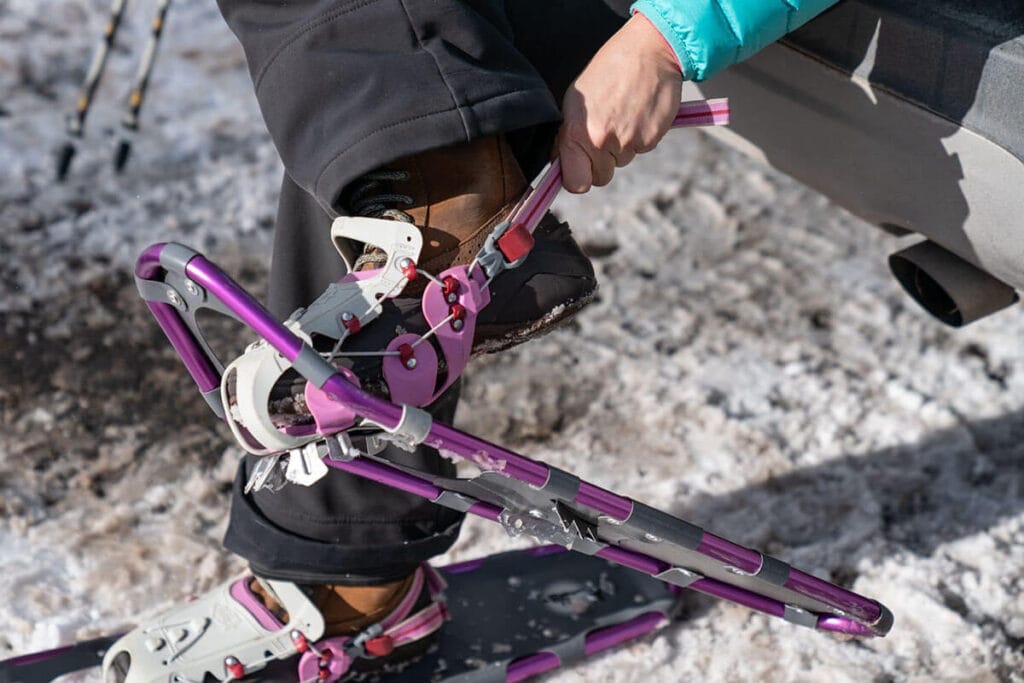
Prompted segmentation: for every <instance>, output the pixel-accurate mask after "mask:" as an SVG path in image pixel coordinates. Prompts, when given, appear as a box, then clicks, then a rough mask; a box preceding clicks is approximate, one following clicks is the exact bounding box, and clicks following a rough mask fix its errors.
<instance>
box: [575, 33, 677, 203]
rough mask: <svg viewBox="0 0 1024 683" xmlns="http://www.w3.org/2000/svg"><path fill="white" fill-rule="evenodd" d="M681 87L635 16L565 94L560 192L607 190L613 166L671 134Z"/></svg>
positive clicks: (661, 42)
mask: <svg viewBox="0 0 1024 683" xmlns="http://www.w3.org/2000/svg"><path fill="white" fill-rule="evenodd" d="M682 83H683V78H682V74H681V73H680V70H679V63H678V61H677V60H676V56H675V53H674V52H673V51H672V48H671V47H669V45H668V43H667V42H665V39H664V38H663V37H662V36H661V33H659V32H658V30H657V29H656V28H654V26H653V25H652V24H651V23H650V22H649V21H648V20H647V18H646V17H644V16H643V15H641V14H634V15H633V16H632V18H630V19H629V21H627V22H626V24H625V25H624V26H623V27H622V28H621V29H619V31H618V32H617V33H616V34H615V35H613V36H612V37H611V38H610V39H609V40H608V42H606V43H605V44H604V46H602V47H601V49H600V50H598V52H597V54H596V55H594V58H593V59H592V60H591V61H590V64H588V65H587V68H585V69H584V70H583V73H582V74H580V76H579V78H577V79H576V81H575V82H574V83H573V84H572V85H571V86H570V87H569V90H568V91H567V92H566V93H565V99H564V100H563V102H562V116H563V122H562V127H561V129H560V130H559V131H558V138H557V140H556V142H555V146H556V149H557V152H558V157H559V159H560V160H561V163H562V185H563V186H564V187H565V189H567V190H568V191H569V192H573V193H577V194H579V193H582V192H586V191H587V190H589V189H590V188H591V186H593V185H597V186H603V185H607V184H608V183H609V182H610V181H611V179H612V175H613V174H614V173H615V168H616V167H617V166H618V167H620V168H621V167H622V166H625V165H626V164H628V163H629V162H630V161H632V160H633V158H634V157H635V156H636V155H637V154H642V153H644V152H649V151H650V150H652V149H654V147H655V146H656V145H657V144H658V142H660V141H661V138H662V137H663V136H664V135H665V133H666V132H668V129H669V128H670V127H671V126H672V120H673V119H674V118H675V114H676V112H677V111H678V109H679V101H680V99H681V98H682Z"/></svg>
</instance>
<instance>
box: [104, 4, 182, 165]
mask: <svg viewBox="0 0 1024 683" xmlns="http://www.w3.org/2000/svg"><path fill="white" fill-rule="evenodd" d="M170 6H171V0H160V1H159V3H158V4H157V8H156V16H155V17H153V24H152V25H151V26H150V33H149V42H148V43H147V44H146V51H145V52H144V53H143V55H142V61H140V62H139V70H138V71H137V72H136V74H135V84H134V85H133V86H132V90H131V94H130V95H129V96H128V113H127V114H126V115H125V117H124V119H122V121H121V127H122V128H123V129H124V134H123V135H122V136H121V141H120V142H119V143H118V145H117V150H116V151H115V152H114V170H115V171H116V172H117V173H120V172H121V169H123V168H124V166H125V164H126V163H128V156H129V155H130V154H131V150H132V137H133V136H134V135H135V134H136V133H137V132H138V130H139V112H140V111H141V110H142V101H143V99H145V97H146V89H147V88H148V87H149V77H150V76H151V75H152V73H153V64H155V63H156V51H157V47H159V45H160V36H161V35H163V30H164V23H165V21H166V19H167V10H168V9H170Z"/></svg>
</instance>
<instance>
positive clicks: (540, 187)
mask: <svg viewBox="0 0 1024 683" xmlns="http://www.w3.org/2000/svg"><path fill="white" fill-rule="evenodd" d="M728 124H729V100H727V99H717V100H701V101H696V102H683V103H682V104H681V105H680V106H679V111H678V112H677V113H676V117H675V119H674V120H673V121H672V127H673V128H686V127H693V126H701V127H703V126H726V125H728ZM561 189H562V167H561V164H559V162H558V160H557V159H556V160H555V161H553V162H551V165H550V166H548V168H547V170H546V171H545V172H544V174H543V175H542V176H541V177H540V179H539V180H538V181H537V184H536V187H535V189H534V190H533V191H532V192H531V193H530V196H529V197H527V199H526V201H525V202H524V203H523V205H522V206H521V207H520V208H519V210H518V211H517V212H516V214H515V215H514V216H513V217H512V218H511V219H510V222H511V223H512V224H513V225H516V224H521V225H523V226H524V227H526V229H527V230H529V231H530V232H531V233H532V232H533V231H534V229H536V227H537V225H538V224H539V223H540V219H541V218H543V217H544V214H545V213H547V210H548V209H549V208H550V207H551V203H552V202H554V201H555V197H557V196H558V193H559V191H560V190H561Z"/></svg>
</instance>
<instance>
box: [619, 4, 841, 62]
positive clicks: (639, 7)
mask: <svg viewBox="0 0 1024 683" xmlns="http://www.w3.org/2000/svg"><path fill="white" fill-rule="evenodd" d="M836 2H837V0H638V1H637V2H635V3H633V5H632V7H631V8H630V9H631V11H632V12H640V13H641V14H643V15H644V16H645V17H647V18H648V19H649V20H650V21H651V23H652V24H654V26H655V27H656V28H657V29H658V30H659V31H660V32H661V34H662V35H663V36H665V39H666V40H667V41H668V43H669V45H671V46H672V49H673V50H675V53H676V57H678V58H679V66H680V67H681V68H682V70H683V77H684V78H686V79H688V80H693V81H702V80H704V79H707V78H710V77H711V76H713V75H715V74H716V73H718V72H719V71H721V70H722V69H724V68H725V67H727V66H730V65H732V64H735V63H736V62H741V61H743V60H744V59H746V58H747V57H750V56H751V55H753V54H754V53H755V52H757V51H758V50H760V49H761V48H763V47H765V46H766V45H768V44H770V43H773V42H775V41H776V40H778V39H779V38H781V37H782V36H784V35H786V34H787V33H789V32H790V31H792V30H794V29H796V28H798V27H800V26H802V25H803V24H804V23H805V22H807V21H809V20H810V19H813V18H814V17H816V16H817V15H819V14H821V13H822V12H824V11H825V10H826V9H828V8H829V7H831V6H832V5H834V4H835V3H836Z"/></svg>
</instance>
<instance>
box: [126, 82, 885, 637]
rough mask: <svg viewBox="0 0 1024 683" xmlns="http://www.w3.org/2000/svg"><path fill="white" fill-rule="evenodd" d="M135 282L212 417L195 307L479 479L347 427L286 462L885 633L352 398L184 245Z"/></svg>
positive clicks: (574, 491)
mask: <svg viewBox="0 0 1024 683" xmlns="http://www.w3.org/2000/svg"><path fill="white" fill-rule="evenodd" d="M727 119H728V105H727V103H725V102H724V101H721V100H719V101H709V102H698V103H686V104H684V105H683V107H682V108H681V109H680V113H679V115H678V116H677V119H676V123H675V126H674V127H679V126H683V125H719V124H722V123H724V122H726V121H727ZM560 187H561V173H560V169H559V166H558V163H557V161H556V162H554V163H553V164H552V165H551V167H550V168H549V170H548V171H547V172H546V173H545V174H544V175H543V176H542V177H541V179H540V180H539V181H538V183H537V185H536V188H535V189H534V190H532V192H531V193H530V194H529V196H528V197H527V198H526V199H525V200H524V202H523V204H522V205H521V207H520V210H519V211H518V212H517V214H516V218H515V221H514V222H515V224H516V226H519V225H522V226H524V227H525V229H526V230H528V231H530V232H532V230H533V229H534V228H535V227H536V225H537V223H538V222H539V221H540V219H541V217H542V216H543V215H544V213H545V212H546V211H547V209H548V207H549V206H550V205H551V203H552V201H553V200H554V198H555V196H556V195H557V194H558V192H559V189H560ZM474 265H476V264H474ZM510 265H513V264H506V266H505V267H508V266H510ZM135 275H136V282H137V285H138V288H139V291H140V293H141V295H142V296H143V298H144V299H145V300H146V303H147V305H148V307H149V309H150V311H151V312H152V313H153V315H154V317H155V318H156V320H157V322H158V324H159V325H160V327H161V328H162V329H163V331H164V333H165V334H166V335H167V337H168V339H169V341H170V342H171V344H172V345H173V346H174V348H175V350H176V351H177V352H178V354H179V356H180V357H181V358H182V360H183V362H184V363H185V366H186V368H187V369H188V371H189V373H190V374H191V375H192V377H193V379H194V380H195V382H196V384H197V385H198V387H199V390H200V391H201V393H202V394H203V396H204V398H205V399H206V401H207V403H208V404H209V405H210V407H211V408H212V409H213V411H214V412H215V413H216V414H217V415H218V417H220V418H221V419H224V418H225V416H226V413H227V407H226V406H225V405H224V404H223V403H222V397H221V391H220V385H221V375H222V373H223V365H222V364H221V363H220V361H219V360H218V359H217V357H216V355H215V354H214V353H213V352H212V351H211V349H210V347H209V345H208V344H207V343H206V340H205V339H204V337H203V335H202V332H201V331H200V329H199V326H198V323H197V322H196V315H195V314H196V312H197V311H198V310H199V309H204V308H205V309H210V310H213V311H216V312H219V313H222V314H225V315H228V316H230V317H232V318H234V319H236V320H238V321H240V322H242V323H243V324H245V325H246V326H248V327H249V328H251V329H252V330H253V331H255V332H256V333H257V334H258V335H259V337H260V338H261V340H263V341H264V342H265V343H267V344H269V345H270V346H272V347H273V348H274V349H275V350H276V351H277V353H279V354H280V356H281V357H282V360H283V361H285V362H287V363H288V364H290V366H291V367H292V368H293V369H294V370H296V371H297V372H298V373H299V374H301V375H302V376H303V377H305V378H306V380H308V382H309V383H310V384H312V385H313V386H315V387H316V388H318V389H320V390H321V391H322V392H324V393H325V394H326V395H327V396H328V397H329V398H330V399H331V400H332V401H334V402H337V403H338V404H340V405H342V406H344V407H345V408H346V409H347V410H349V411H351V412H352V413H354V414H355V415H356V416H358V418H359V420H360V422H359V423H358V424H357V425H356V426H357V427H360V428H366V427H370V428H372V430H373V431H374V432H376V434H375V435H374V436H371V437H370V438H369V439H368V442H369V443H370V444H371V445H372V442H373V441H374V439H378V440H379V439H384V440H388V441H393V442H396V443H399V444H404V445H406V446H408V447H412V446H415V445H417V444H421V443H422V444H425V445H427V446H430V447H432V448H435V449H438V451H439V452H441V453H442V454H443V455H445V456H446V457H450V458H453V459H465V460H468V461H470V462H472V463H473V464H475V465H476V466H477V467H478V468H479V469H480V470H481V471H482V473H481V474H480V475H478V476H476V477H473V478H471V479H445V478H438V477H433V476H431V475H429V474H427V473H424V472H420V471H417V470H412V469H408V468H403V467H402V466H400V465H398V464H395V463H393V462H390V461H387V460H383V459H380V458H377V457H376V456H375V455H374V451H375V450H376V449H374V448H372V447H366V448H365V451H364V450H360V449H358V448H356V447H355V446H353V444H352V441H351V439H350V438H349V430H347V429H346V430H341V431H338V432H335V433H320V434H318V435H316V440H313V441H310V442H309V443H308V444H306V445H304V446H303V448H302V449H295V450H294V451H293V454H294V455H295V456H300V455H302V454H303V453H300V451H303V452H304V455H305V457H309V456H311V455H312V456H314V457H315V458H317V459H321V460H322V462H323V463H324V464H326V465H327V466H328V467H332V468H335V469H339V470H342V471H345V472H348V473H350V474H354V475H357V476H360V477H364V478H367V479H370V480H373V481H377V482H379V483H382V484H385V485H387V486H390V487H392V488H395V489H398V490H401V491H405V492H407V493H411V494H415V495H418V496H421V497H423V498H425V499H427V500H430V501H432V502H434V503H437V504H439V505H444V506H446V507H449V508H452V509H455V510H459V511H461V512H466V513H470V514H474V515H478V516H480V517H484V518H486V519H490V520H492V521H495V522H498V523H501V524H503V526H505V528H506V530H507V531H508V532H509V533H510V534H512V535H518V534H521V533H526V534H528V535H531V536H534V537H536V538H537V539H538V540H540V541H542V542H545V543H556V544H559V545H562V546H565V547H567V548H570V549H572V550H576V551H578V552H583V553H586V554H589V555H595V556H597V557H600V558H603V559H606V560H609V561H611V562H614V563H617V564H620V565H623V566H626V567H630V568H632V569H635V570H637V571H640V572H643V573H645V574H648V575H650V576H653V577H655V578H657V579H659V580H662V581H664V582H666V583H669V584H672V585H675V586H678V587H681V588H689V589H691V590H695V591H697V592H700V593H704V594H708V595H712V596H715V597H717V598H721V599H724V600H728V601H731V602H734V603H738V604H741V605H744V606H746V607H749V608H751V609H754V610H757V611H759V612H763V613H766V614H769V615H772V616H775V617H781V618H784V619H786V620H787V621H790V622H792V623H796V624H798V625H801V626H806V627H810V628H814V629H817V630H821V631H830V632H836V633H841V634H846V635H850V636H861V637H868V636H884V635H885V634H886V633H888V631H889V630H890V628H891V627H892V623H893V617H892V614H891V612H889V610H888V609H886V608H885V607H884V606H883V605H881V604H880V603H878V602H877V601H874V600H871V599H870V598H867V597H865V596H862V595H859V594H857V593H854V592H852V591H850V590H847V589H845V588H842V587H840V586H837V585H835V584H832V583H830V582H828V581H825V580H823V579H820V578H817V577H815V576H812V575H810V574H808V573H806V572H803V571H801V570H799V569H796V568H794V567H791V566H790V565H789V564H787V563H785V562H783V561H782V560H779V559H777V558H774V557H771V556H769V555H765V554H762V553H760V552H758V551H756V550H753V549H750V548H746V547H744V546H742V545H739V544H737V543H733V542H731V541H729V540H727V539H725V538H722V537H720V536H717V535H715V534H712V533H710V532H707V531H705V530H704V529H701V528H700V527H698V526H695V525H692V524H689V523H688V522H685V521H683V520H681V519H678V518H676V517H673V516H672V515H669V514H667V513H665V512H661V511H659V510H656V509H654V508H651V507H649V506H647V505H644V504H643V503H640V502H637V501H634V500H632V499H630V498H627V497H625V496H621V495H618V494H616V493H613V492H611V491H608V490H606V489H603V488H601V487H599V486H597V485H595V484H592V483H590V482H587V481H583V480H581V479H579V478H578V477H576V476H574V475H573V474H571V473H570V472H567V471H565V470H561V469H558V468H555V467H551V466H549V465H546V464H545V463H543V462H539V461H537V460H533V459H531V458H528V457H526V456H523V455H521V454H519V453H515V452H513V451H511V450H508V449H505V448H503V447H501V446H498V445H496V444H492V443H489V442H487V441H485V440H482V439H479V438H477V437H475V436H473V435H471V434H468V433H466V432H463V431H460V430H458V429H455V428H454V427H451V426H449V425H445V424H441V423H437V422H435V421H433V419H432V418H431V416H430V415H429V414H428V413H426V412H425V411H423V410H421V409H418V408H415V407H412V406H409V405H398V404H395V403H391V402H390V401H388V400H385V399H382V398H378V397H377V396H374V395H372V394H370V393H368V392H366V391H363V390H362V389H360V388H359V387H358V386H356V385H355V384H353V383H352V382H351V381H349V379H347V377H346V375H345V374H344V373H343V372H342V371H340V370H339V369H337V368H335V367H334V366H333V365H332V364H330V363H329V362H328V361H327V360H325V359H324V358H323V357H322V356H321V355H320V354H319V353H318V352H317V351H316V350H314V349H313V348H312V346H311V345H310V344H308V343H306V342H305V341H304V340H303V339H302V338H300V337H299V336H297V335H296V334H294V333H293V331H292V330H291V329H289V327H287V326H286V325H285V324H283V323H281V322H279V321H277V320H276V319H275V318H274V317H273V316H272V315H271V314H270V313H269V312H268V311H267V310H266V309H265V308H264V307H263V306H262V305H260V304H259V303H258V302H257V301H256V300H255V299H254V298H253V297H252V296H251V295H249V294H248V293H247V292H246V291H245V290H243V289H242V288H241V287H240V286H239V285H238V284H236V283H235V282H234V281H233V280H232V279H231V278H230V277H228V276H227V275H226V274H225V273H224V272H222V271H221V270H220V269H219V268H218V267H217V266H216V265H214V264H213V263H211V262H210V261H209V260H207V259H206V258H205V257H204V256H202V255H201V254H199V253H197V252H195V251H193V250H191V249H189V248H188V247H185V246H182V245H179V244H174V243H160V244H155V245H152V246H151V247H149V248H148V249H146V250H145V251H144V252H143V253H142V255H141V256H140V257H139V259H138V262H137V264H136V269H135ZM381 430H383V431H381Z"/></svg>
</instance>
